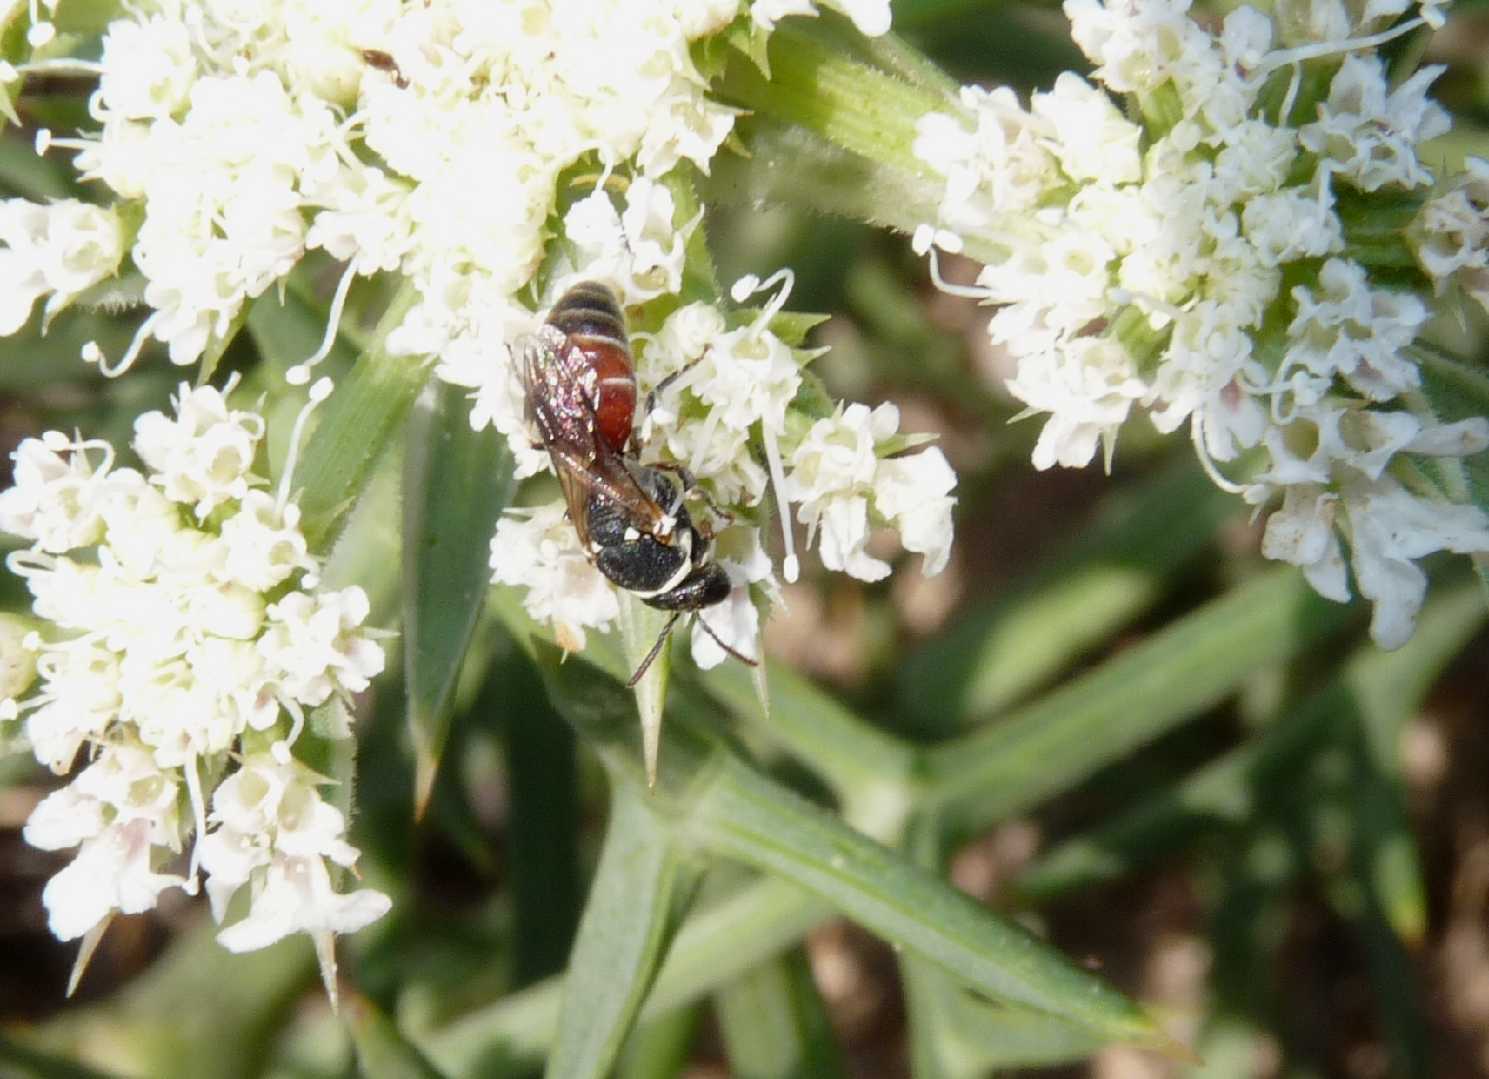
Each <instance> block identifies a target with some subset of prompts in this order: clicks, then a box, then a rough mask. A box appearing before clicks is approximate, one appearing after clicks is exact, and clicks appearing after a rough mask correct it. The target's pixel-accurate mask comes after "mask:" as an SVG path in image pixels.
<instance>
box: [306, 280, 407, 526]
mask: <svg viewBox="0 0 1489 1079" xmlns="http://www.w3.org/2000/svg"><path fill="white" fill-rule="evenodd" d="M415 299H417V293H416V292H415V291H414V289H413V286H411V285H408V284H405V285H404V286H403V288H402V289H400V291H399V292H398V294H397V296H395V297H394V298H393V300H392V302H391V303H390V304H389V305H388V310H387V311H386V312H384V314H383V317H382V321H381V322H380V323H379V324H378V327H377V329H376V330H375V331H374V332H373V335H372V340H373V341H374V344H373V346H372V347H371V348H370V349H369V350H368V351H367V352H366V353H364V354H363V355H362V356H361V357H360V358H359V359H358V360H357V363H356V366H354V367H353V368H352V373H351V374H350V375H348V376H347V377H346V378H345V379H344V380H343V381H342V383H341V385H339V386H337V387H336V390H335V392H334V393H332V394H331V396H330V398H329V399H328V400H327V401H326V402H325V403H324V404H323V405H321V406H320V408H319V409H318V411H317V418H318V422H317V424H316V427H315V430H314V431H313V432H312V433H311V435H310V438H309V439H308V440H307V441H306V445H305V451H304V453H303V454H302V455H301V458H300V460H301V464H300V466H299V467H300V471H299V473H298V475H297V477H296V483H295V486H296V487H297V488H298V489H299V490H300V498H299V503H300V511H301V513H302V515H303V516H302V518H301V521H302V524H301V530H302V531H303V532H304V533H305V538H306V540H307V541H309V543H310V546H311V549H312V550H323V549H324V548H325V546H326V544H327V543H328V542H329V541H330V540H331V539H332V538H334V536H335V535H336V533H337V532H338V531H339V530H340V528H341V526H342V524H343V523H344V522H345V519H346V515H347V513H348V512H349V511H350V510H351V508H352V506H353V505H355V503H356V501H357V498H358V497H359V496H360V495H361V493H362V488H363V487H364V486H365V485H366V482H367V479H368V476H369V474H370V473H371V471H372V467H373V465H374V464H375V463H376V461H377V459H378V457H379V456H380V455H381V454H382V452H383V450H384V448H385V447H386V445H387V443H388V441H389V440H390V439H391V438H392V437H393V436H394V434H395V433H396V432H397V430H398V428H399V427H400V425H401V424H402V423H403V420H404V418H405V417H406V416H407V415H408V410H409V407H410V406H411V405H412V404H413V403H414V398H416V397H417V396H418V395H419V390H420V389H422V388H423V385H424V383H425V381H426V380H427V379H428V377H429V367H428V365H427V364H426V363H425V362H424V361H423V360H422V359H421V358H420V357H417V356H393V355H390V354H389V353H388V351H387V349H386V348H385V347H384V346H383V344H382V343H383V342H384V341H385V340H386V339H387V336H388V334H389V333H390V332H392V330H393V329H395V328H396V327H397V326H398V325H399V324H400V323H401V322H402V321H403V317H404V315H406V314H407V313H408V311H409V308H410V307H412V306H413V304H414V301H415Z"/></svg>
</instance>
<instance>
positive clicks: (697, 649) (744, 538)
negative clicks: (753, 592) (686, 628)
mask: <svg viewBox="0 0 1489 1079" xmlns="http://www.w3.org/2000/svg"><path fill="white" fill-rule="evenodd" d="M714 557H715V559H716V560H717V561H718V563H719V565H721V566H723V567H724V572H726V573H727V574H728V575H729V583H730V584H731V585H733V586H734V589H733V591H731V592H730V593H729V598H728V599H726V600H725V601H724V602H723V603H720V604H717V605H716V606H713V607H709V608H708V609H707V610H703V611H699V612H698V617H697V618H696V619H695V620H694V622H693V631H692V639H691V645H692V654H693V662H694V663H696V664H698V666H699V667H700V668H701V669H703V670H709V669H710V668H713V667H717V666H718V665H719V664H720V663H723V662H724V661H725V660H726V659H728V654H727V653H726V652H725V651H724V649H723V648H721V647H720V646H719V641H722V642H724V644H727V645H728V646H729V647H730V648H732V649H734V651H736V652H738V653H739V654H740V655H742V656H746V657H748V658H750V659H759V658H760V611H759V610H758V609H757V608H756V606H755V602H754V600H753V599H752V598H751V596H750V587H749V586H750V585H760V586H761V587H762V588H763V589H764V590H765V592H766V593H767V595H768V596H770V597H772V598H773V597H774V595H775V590H776V583H775V568H774V566H773V565H772V564H771V561H770V556H769V555H768V554H766V553H765V548H764V546H762V545H761V542H760V530H759V529H758V528H736V529H730V530H729V531H728V532H727V533H725V537H724V540H723V542H722V545H721V546H719V547H717V548H716V549H715V551H714ZM705 622H706V625H700V624H699V623H705ZM716 638H717V639H716Z"/></svg>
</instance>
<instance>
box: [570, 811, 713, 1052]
mask: <svg viewBox="0 0 1489 1079" xmlns="http://www.w3.org/2000/svg"><path fill="white" fill-rule="evenodd" d="M644 798H645V795H644V794H643V793H642V792H641V791H639V790H638V789H637V788H635V787H634V786H631V785H629V784H622V785H616V786H615V787H614V788H613V797H612V799H611V811H610V824H609V827H608V829H607V830H606V833H605V849H604V850H603V852H602V853H601V854H600V864H599V867H598V868H597V869H596V871H595V879H594V883H593V885H592V886H591V887H590V893H589V902H588V904H587V905H586V907H585V910H584V917H583V919H582V920H581V921H580V923H579V936H578V938H577V939H576V940H575V942H574V952H573V955H572V956H571V957H570V961H569V977H568V980H567V981H566V982H565V984H564V996H563V1007H562V1010H561V1011H560V1014H559V1020H558V1037H557V1040H556V1042H555V1044H554V1046H553V1052H552V1054H551V1055H550V1056H549V1058H548V1069H547V1073H546V1074H547V1075H549V1076H553V1077H555V1079H560V1077H561V1079H586V1077H590V1076H593V1077H595V1079H603V1077H604V1076H607V1075H609V1074H610V1070H611V1068H612V1067H613V1065H614V1064H615V1061H616V1058H617V1056H618V1055H619V1054H620V1050H621V1048H622V1046H623V1045H624V1043H625V1040H626V1035H627V1034H628V1033H629V1031H630V1029H631V1024H632V1022H633V1021H634V1020H635V1018H636V1013H637V1011H638V1010H639V1009H640V1007H641V1002H642V1000H643V999H645V997H646V991H647V989H648V988H649V987H650V986H651V982H652V978H653V977H654V976H655V975H656V971H657V964H658V963H659V962H660V960H661V957H662V952H663V950H664V949H665V948H666V946H667V942H668V940H669V938H670V936H671V932H672V930H674V929H675V928H676V924H677V912H678V904H679V902H680V900H681V899H682V898H683V897H684V895H685V893H687V892H688V891H689V884H690V881H691V878H692V874H691V872H690V871H689V870H688V869H687V867H685V866H684V865H683V863H682V858H681V856H680V852H679V850H678V848H677V847H676V845H675V844H674V843H673V842H672V840H671V837H670V836H669V834H668V831H667V829H666V828H665V827H664V826H663V825H662V824H661V822H660V821H659V820H658V819H657V816H656V814H655V812H654V811H653V810H652V808H651V807H650V806H648V805H647V804H646V803H645V802H643V799H644Z"/></svg>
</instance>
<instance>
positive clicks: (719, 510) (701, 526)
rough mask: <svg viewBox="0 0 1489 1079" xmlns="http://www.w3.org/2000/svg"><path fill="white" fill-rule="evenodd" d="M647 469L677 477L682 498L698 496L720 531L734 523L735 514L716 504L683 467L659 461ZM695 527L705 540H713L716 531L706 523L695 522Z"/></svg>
mask: <svg viewBox="0 0 1489 1079" xmlns="http://www.w3.org/2000/svg"><path fill="white" fill-rule="evenodd" d="M647 467H648V468H654V469H656V470H657V471H658V472H670V473H672V474H673V475H674V476H676V477H677V479H678V482H680V483H681V484H682V497H683V498H686V497H687V496H689V495H697V496H698V498H700V499H702V501H703V504H704V505H705V506H707V507H708V512H709V513H711V514H713V516H714V518H715V520H716V522H718V524H717V527H718V529H719V530H722V529H725V528H728V527H729V526H730V525H732V524H733V523H734V514H732V513H730V512H729V511H728V510H726V509H725V508H724V507H723V506H721V505H719V504H718V503H717V502H715V501H714V500H713V495H711V494H709V493H708V491H707V490H706V489H704V488H703V487H701V486H699V484H698V481H697V479H696V478H694V476H693V474H692V473H691V472H689V471H688V470H687V469H686V468H684V467H683V466H682V465H677V464H673V463H672V462H671V461H657V462H655V463H654V464H650V465H647ZM693 527H694V528H696V529H697V530H698V533H699V534H700V535H701V536H703V538H704V539H713V536H714V529H713V528H710V527H709V526H708V525H706V524H705V523H704V522H702V521H695V522H694V524H693Z"/></svg>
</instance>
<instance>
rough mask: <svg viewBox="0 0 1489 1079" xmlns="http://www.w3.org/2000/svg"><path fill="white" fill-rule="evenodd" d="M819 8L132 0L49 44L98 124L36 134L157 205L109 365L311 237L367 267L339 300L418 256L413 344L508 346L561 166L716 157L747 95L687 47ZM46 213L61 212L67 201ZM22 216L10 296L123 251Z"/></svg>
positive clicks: (174, 355) (274, 270)
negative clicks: (708, 73) (125, 341)
mask: <svg viewBox="0 0 1489 1079" xmlns="http://www.w3.org/2000/svg"><path fill="white" fill-rule="evenodd" d="M839 6H841V7H842V9H843V10H844V11H845V12H846V13H847V14H849V15H850V17H852V18H854V19H855V21H857V22H858V24H859V25H860V26H861V27H862V28H864V29H865V31H866V32H876V33H882V32H884V31H885V30H887V29H888V26H889V4H888V0H841V4H840V5H839ZM815 12H816V5H815V4H814V3H811V2H804V0H790V2H788V3H780V2H766V0H756V2H755V3H746V2H744V0H647V2H644V3H637V2H632V0H502V2H497V3H491V2H488V0H349V2H346V3H338V4H324V3H319V2H316V0H274V2H270V3H263V4H250V5H244V4H242V3H239V2H237V0H206V2H197V0H159V2H157V3H151V4H142V5H126V6H125V8H124V14H123V15H121V17H120V18H118V19H117V20H115V21H114V22H113V23H111V24H110V25H109V27H108V30H107V32H106V33H105V35H104V38H103V48H102V54H101V56H100V58H99V60H98V61H97V62H96V63H93V62H90V61H75V62H68V61H65V60H60V59H50V60H46V61H41V62H38V63H37V64H36V65H34V66H35V68H36V70H57V65H58V64H63V65H67V64H69V63H70V67H69V70H73V71H79V72H85V73H91V74H95V75H96V76H97V78H98V89H97V91H96V92H95V93H94V95H93V97H92V99H91V101H90V108H89V115H90V117H91V118H92V119H93V120H94V121H96V122H97V124H98V127H97V128H96V129H94V130H90V131H85V132H80V133H79V134H78V135H77V136H76V137H72V136H69V137H63V138H54V137H53V136H52V134H51V133H50V132H45V131H44V132H42V134H41V137H40V138H39V139H38V148H39V149H42V150H45V149H46V148H47V147H49V146H52V147H59V148H62V149H67V150H72V151H76V164H77V167H78V169H79V172H80V174H81V175H82V176H83V177H84V178H86V179H90V180H99V181H102V183H103V184H105V185H106V186H107V187H108V188H109V189H110V190H112V192H113V193H114V194H115V196H116V197H117V198H118V199H119V200H120V201H124V202H129V203H132V204H135V205H137V206H138V207H139V215H138V216H139V217H140V219H141V223H140V224H139V226H138V229H137V231H136V232H135V233H134V235H133V236H132V237H129V238H128V243H129V255H130V258H131V260H132V262H133V265H134V267H135V268H136V269H137V270H138V271H139V272H140V273H141V274H142V275H143V277H144V279H145V285H144V297H143V298H144V301H145V303H146V304H147V305H148V307H149V308H150V312H149V314H148V316H147V317H146V319H145V321H144V323H143V325H142V326H141V327H140V330H139V333H138V334H137V336H136V338H135V341H134V343H133V345H132V346H131V348H130V349H129V351H128V353H127V354H126V355H125V356H124V357H122V358H121V359H119V360H117V361H116V362H114V363H113V365H112V366H106V367H105V370H108V371H110V372H111V373H113V372H118V371H121V370H123V369H124V368H126V367H128V366H129V364H130V363H132V362H133V360H134V358H135V356H136V355H137V354H138V351H139V349H140V348H141V347H142V346H143V345H144V344H145V343H146V342H147V341H148V340H149V339H152V338H153V339H155V340H158V341H161V342H164V343H166V344H167V345H168V347H169V352H170V358H171V360H172V361H173V362H175V363H178V364H189V363H192V362H195V360H196V359H197V358H198V357H199V356H201V354H202V352H203V350H204V349H205V348H206V346H207V343H208V342H209V341H211V340H221V339H222V338H223V337H224V336H225V335H226V334H228V333H229V332H230V330H231V328H232V327H233V325H234V321H235V319H237V318H238V317H239V315H240V312H241V311H242V308H243V305H244V303H245V301H247V300H249V299H251V298H253V297H256V296H258V295H260V294H261V293H262V292H264V290H265V289H267V288H268V287H269V285H270V284H272V283H273V282H275V281H277V280H280V279H281V278H283V277H284V275H285V274H287V273H288V272H289V271H290V270H291V269H292V268H293V266H294V265H295V263H296V262H297V261H298V260H299V259H300V258H301V256H302V255H303V254H304V253H305V252H306V250H308V249H312V248H320V249H324V250H325V251H327V252H329V253H330V254H331V255H332V256H333V257H335V258H336V259H338V260H341V261H344V262H346V263H347V270H346V277H345V279H344V282H343V287H342V289H341V290H340V293H339V298H344V296H345V291H346V286H347V285H348V284H349V283H350V280H351V277H352V276H353V275H368V274H373V273H376V272H378V271H391V270H397V271H399V272H401V273H402V274H403V275H405V276H406V277H408V278H409V279H410V280H411V281H412V282H413V283H414V285H415V286H416V288H417V289H418V293H419V297H420V302H419V304H418V306H417V307H416V308H415V309H414V311H412V312H411V313H410V315H409V317H408V320H407V322H406V324H405V326H404V332H403V333H401V334H400V335H399V337H398V338H397V343H398V346H399V347H400V348H402V349H404V350H406V351H408V352H410V353H418V354H424V355H431V354H441V355H444V354H447V353H449V352H450V351H452V350H455V351H458V350H460V349H461V348H463V347H464V348H472V347H478V348H480V349H482V350H484V352H485V354H486V355H487V356H490V355H493V354H496V353H498V352H500V350H501V349H502V348H503V346H504V345H505V342H506V340H507V337H506V333H505V331H506V330H507V329H508V328H509V326H508V324H509V323H510V321H511V320H512V318H514V317H520V305H519V304H518V302H517V299H516V293H517V292H518V290H519V289H521V288H523V287H524V286H525V285H526V284H527V283H528V281H529V279H530V278H531V277H532V275H533V273H534V271H535V270H536V269H537V268H538V266H539V263H540V262H541V260H542V259H543V256H544V244H545V241H546V239H547V233H546V224H547V222H548V219H549V217H550V214H551V213H552V212H553V210H554V208H555V205H556V202H557V199H558V197H559V191H558V188H559V178H560V176H561V175H562V174H564V173H565V172H566V171H567V170H571V169H573V168H574V167H575V166H576V164H579V163H581V162H585V163H590V164H592V166H593V167H594V168H596V169H597V170H599V169H603V170H604V171H606V172H607V173H608V172H609V171H610V170H613V169H624V170H627V171H629V172H632V173H634V174H635V175H638V176H642V177H648V178H658V177H661V176H662V175H664V174H665V173H667V172H668V171H669V170H671V169H672V168H673V166H674V165H676V164H677V163H678V162H679V161H689V162H691V163H693V164H694V165H696V166H697V167H699V168H701V169H704V170H705V171H706V170H707V168H708V165H709V161H710V159H711V158H712V156H713V154H714V152H715V151H716V150H717V149H718V147H719V145H720V144H721V143H722V142H723V140H724V138H725V137H726V136H727V135H728V134H729V131H730V130H731V128H732V126H733V122H734V110H732V109H729V108H727V107H725V106H722V105H720V104H718V103H716V102H714V101H712V100H710V99H709V98H708V97H707V95H706V93H705V91H706V89H707V84H706V80H705V79H704V78H703V76H702V75H701V74H700V73H699V71H698V70H697V68H696V67H695V65H694V63H693V60H692V58H691V55H690V45H691V44H692V42H694V41H696V40H697V39H699V38H702V37H706V36H708V35H711V34H714V33H717V32H718V31H720V30H721V29H723V28H724V27H725V26H727V25H728V24H729V23H730V22H731V21H732V20H734V19H736V18H743V17H749V16H753V17H754V19H755V21H756V22H757V23H758V24H759V25H761V26H763V27H766V28H768V27H769V26H770V25H771V24H772V22H773V20H774V19H776V18H780V17H781V16H783V15H788V14H815ZM597 58H598V59H597ZM26 70H27V67H26V65H22V67H21V68H20V69H19V71H20V73H24V72H25V71H26ZM7 76H8V78H10V79H14V78H15V77H16V76H17V70H16V69H9V70H8V72H7ZM44 210H45V211H48V212H47V213H42V211H44ZM12 212H13V213H14V212H17V211H12ZM32 212H33V217H34V216H36V215H40V219H41V220H42V222H43V226H44V224H45V221H46V219H47V218H49V217H50V218H57V217H61V216H63V215H62V214H61V213H60V212H59V211H57V210H55V209H53V208H46V207H33V208H32ZM98 213H101V214H103V213H105V212H103V211H98ZM105 216H106V215H105ZM108 220H111V219H108ZM4 224H5V223H4V222H3V221H0V239H3V240H6V241H7V242H10V243H11V245H12V250H13V251H15V252H17V255H16V257H14V258H12V259H11V260H10V263H11V265H9V266H7V265H6V263H5V262H4V261H0V292H3V293H5V294H6V295H7V296H8V297H9V298H8V299H7V301H6V303H7V305H9V306H10V307H14V308H16V309H19V308H20V307H21V306H23V305H24V306H27V307H29V303H30V302H31V301H32V300H34V299H35V298H36V297H37V296H39V295H43V294H45V293H47V292H50V293H51V294H52V300H51V301H49V302H50V303H51V304H52V305H53V306H56V305H59V304H61V303H63V302H65V299H66V297H67V296H69V295H71V294H72V293H75V292H76V288H75V287H74V286H75V283H76V282H75V278H76V277H77V276H78V274H79V273H80V272H82V271H85V270H86V271H87V272H89V273H92V272H95V271H98V270H105V271H106V272H107V270H109V269H111V268H112V267H111V266H109V265H108V259H107V258H106V257H105V256H107V255H108V254H109V253H110V252H109V251H108V250H106V249H105V248H104V246H103V245H102V242H101V241H99V242H98V249H97V250H93V249H88V250H84V251H73V252H70V257H71V261H72V262H74V263H78V264H80V265H79V267H78V270H77V271H76V272H74V273H73V274H72V275H71V276H62V277H60V278H58V279H54V278H53V276H52V275H51V274H45V275H43V278H42V279H40V280H38V279H37V278H36V274H35V271H36V269H37V263H38V262H40V261H41V260H42V258H43V256H45V255H47V254H54V255H55V254H61V253H64V251H65V248H66V247H67V246H68V245H69V244H70V245H71V246H72V247H77V246H78V245H79V244H80V243H82V242H83V237H85V236H86V235H87V232H88V231H95V232H96V231H102V226H101V224H100V223H85V222H79V221H74V220H70V219H69V220H63V221H53V222H52V231H54V232H56V233H58V236H57V237H56V238H49V237H48V236H46V235H45V234H44V233H45V228H44V227H43V226H38V225H35V224H30V225H28V226H27V229H28V230H29V232H28V234H26V235H22V236H21V237H20V241H21V242H20V243H19V245H17V243H16V240H15V238H13V235H12V234H13V233H14V232H15V231H16V230H15V229H14V228H11V229H6V228H4ZM38 228H41V229H42V232H43V235H40V236H36V235H33V234H34V233H35V232H36V231H37V229H38ZM112 254H113V256H114V257H113V265H117V263H118V257H117V256H118V251H117V250H114V251H113V252H112ZM47 261H48V262H56V261H57V259H55V258H53V259H49V260H47ZM337 307H338V310H339V303H338V305H337ZM7 313H8V310H4V311H0V317H3V316H4V315H6V314H7ZM333 318H334V316H333ZM8 321H14V320H13V319H10V320H8ZM3 329H4V327H3V325H0V330H3ZM87 355H88V358H90V359H94V360H101V359H102V357H100V356H99V354H98V351H97V349H96V348H95V349H92V350H90V351H89V352H88V354H87ZM302 373H303V372H302Z"/></svg>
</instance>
